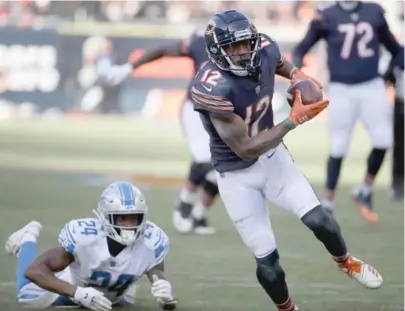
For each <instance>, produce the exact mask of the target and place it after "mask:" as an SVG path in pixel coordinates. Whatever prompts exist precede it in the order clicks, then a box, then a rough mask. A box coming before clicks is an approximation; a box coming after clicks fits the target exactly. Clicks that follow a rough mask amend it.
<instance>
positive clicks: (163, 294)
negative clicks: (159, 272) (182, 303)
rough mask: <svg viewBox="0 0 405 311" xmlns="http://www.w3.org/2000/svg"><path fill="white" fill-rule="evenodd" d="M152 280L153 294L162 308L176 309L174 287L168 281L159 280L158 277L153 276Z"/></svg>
mask: <svg viewBox="0 0 405 311" xmlns="http://www.w3.org/2000/svg"><path fill="white" fill-rule="evenodd" d="M152 279H153V283H152V288H151V292H152V295H153V296H154V297H155V298H156V300H157V301H158V303H159V304H160V306H161V307H162V308H163V309H164V310H173V309H175V308H176V304H177V300H176V299H175V298H174V297H173V293H172V285H171V284H170V283H169V282H168V281H166V280H161V279H159V278H158V277H157V276H156V275H153V276H152Z"/></svg>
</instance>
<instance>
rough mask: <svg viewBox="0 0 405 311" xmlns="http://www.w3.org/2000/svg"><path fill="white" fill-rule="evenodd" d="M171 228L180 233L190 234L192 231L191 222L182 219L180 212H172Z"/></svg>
mask: <svg viewBox="0 0 405 311" xmlns="http://www.w3.org/2000/svg"><path fill="white" fill-rule="evenodd" d="M173 226H174V228H175V229H176V230H177V231H178V232H180V233H190V232H191V231H192V230H193V220H192V219H191V218H183V216H182V215H181V213H180V211H178V210H175V211H173Z"/></svg>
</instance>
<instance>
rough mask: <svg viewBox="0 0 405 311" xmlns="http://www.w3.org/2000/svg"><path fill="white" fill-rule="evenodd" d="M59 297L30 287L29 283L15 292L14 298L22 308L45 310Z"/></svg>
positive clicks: (35, 287)
mask: <svg viewBox="0 0 405 311" xmlns="http://www.w3.org/2000/svg"><path fill="white" fill-rule="evenodd" d="M59 297H61V296H60V295H59V294H56V293H52V292H49V291H46V290H44V289H41V288H39V287H37V286H32V283H30V284H28V285H26V286H24V287H22V288H21V289H20V290H19V291H18V292H17V297H16V298H17V302H18V303H19V304H20V305H21V306H23V307H24V308H29V309H45V308H48V307H50V306H52V304H53V303H54V302H55V301H57V300H58V298H59Z"/></svg>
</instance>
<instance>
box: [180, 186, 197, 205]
mask: <svg viewBox="0 0 405 311" xmlns="http://www.w3.org/2000/svg"><path fill="white" fill-rule="evenodd" d="M180 200H181V201H182V202H184V203H188V204H194V202H195V201H196V200H197V193H196V192H190V191H189V190H188V189H186V188H183V189H181V192H180Z"/></svg>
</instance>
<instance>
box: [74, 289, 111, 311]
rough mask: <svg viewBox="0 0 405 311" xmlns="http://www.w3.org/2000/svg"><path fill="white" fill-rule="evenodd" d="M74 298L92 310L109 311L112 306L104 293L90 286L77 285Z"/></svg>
mask: <svg viewBox="0 0 405 311" xmlns="http://www.w3.org/2000/svg"><path fill="white" fill-rule="evenodd" d="M74 299H75V300H76V301H77V302H78V303H80V304H81V305H82V306H83V307H86V308H89V309H91V310H94V311H109V310H111V308H112V303H111V301H110V300H108V299H107V298H106V297H104V293H102V292H99V291H98V290H96V289H94V288H91V287H79V286H78V287H77V289H76V292H75V296H74Z"/></svg>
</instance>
